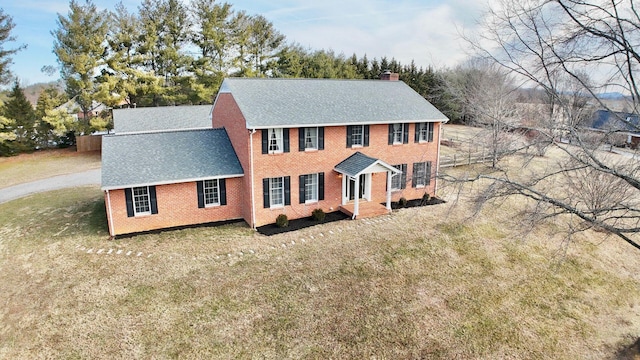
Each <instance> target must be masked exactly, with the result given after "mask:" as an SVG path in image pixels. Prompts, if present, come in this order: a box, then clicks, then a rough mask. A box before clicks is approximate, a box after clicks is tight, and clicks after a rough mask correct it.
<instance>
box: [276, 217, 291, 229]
mask: <svg viewBox="0 0 640 360" xmlns="http://www.w3.org/2000/svg"><path fill="white" fill-rule="evenodd" d="M276 225H277V226H278V227H287V226H289V218H288V217H287V215H285V214H280V215H278V217H277V218H276Z"/></svg>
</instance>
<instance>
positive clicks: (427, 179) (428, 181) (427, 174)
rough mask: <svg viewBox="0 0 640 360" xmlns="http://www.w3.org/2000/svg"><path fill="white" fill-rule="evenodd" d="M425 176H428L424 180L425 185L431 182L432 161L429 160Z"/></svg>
mask: <svg viewBox="0 0 640 360" xmlns="http://www.w3.org/2000/svg"><path fill="white" fill-rule="evenodd" d="M425 176H426V178H425V181H424V183H425V185H429V184H431V161H427V166H426V170H425Z"/></svg>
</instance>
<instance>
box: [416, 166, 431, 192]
mask: <svg viewBox="0 0 640 360" xmlns="http://www.w3.org/2000/svg"><path fill="white" fill-rule="evenodd" d="M412 180H413V181H412V185H413V187H418V188H419V187H425V186H427V185H429V183H430V182H431V162H430V161H426V162H421V163H413V179H412Z"/></svg>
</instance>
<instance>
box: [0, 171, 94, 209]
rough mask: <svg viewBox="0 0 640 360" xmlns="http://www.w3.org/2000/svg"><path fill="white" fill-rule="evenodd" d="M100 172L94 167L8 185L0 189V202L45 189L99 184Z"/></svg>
mask: <svg viewBox="0 0 640 360" xmlns="http://www.w3.org/2000/svg"><path fill="white" fill-rule="evenodd" d="M100 174H101V172H100V169H94V170H89V171H84V172H80V173H75V174H68V175H60V176H54V177H50V178H48V179H43V180H37V181H32V182H28V183H24V184H19V185H14V186H9V187H6V188H3V189H0V204H2V203H4V202H7V201H11V200H15V199H18V198H21V197H24V196H27V195H31V194H35V193H40V192H45V191H51V190H59V189H65V188H70V187H76V186H84V185H100V182H101V176H100Z"/></svg>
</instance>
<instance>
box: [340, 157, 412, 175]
mask: <svg viewBox="0 0 640 360" xmlns="http://www.w3.org/2000/svg"><path fill="white" fill-rule="evenodd" d="M334 170H335V171H337V172H339V173H341V174H345V175H347V176H350V177H356V176H358V175H361V174H366V173H372V172H384V171H391V172H392V173H400V172H401V171H400V170H398V169H396V168H394V167H393V166H391V165H389V164H387V163H386V162H384V161H382V160H380V159H376V158H372V157H371V156H367V155H365V154H363V153H361V152H360V151H357V152H355V153H354V154H353V155H351V156H349V157H348V158H346V159H344V160H342V161H341V162H340V163H339V164H338V165H336V166H335V167H334Z"/></svg>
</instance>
